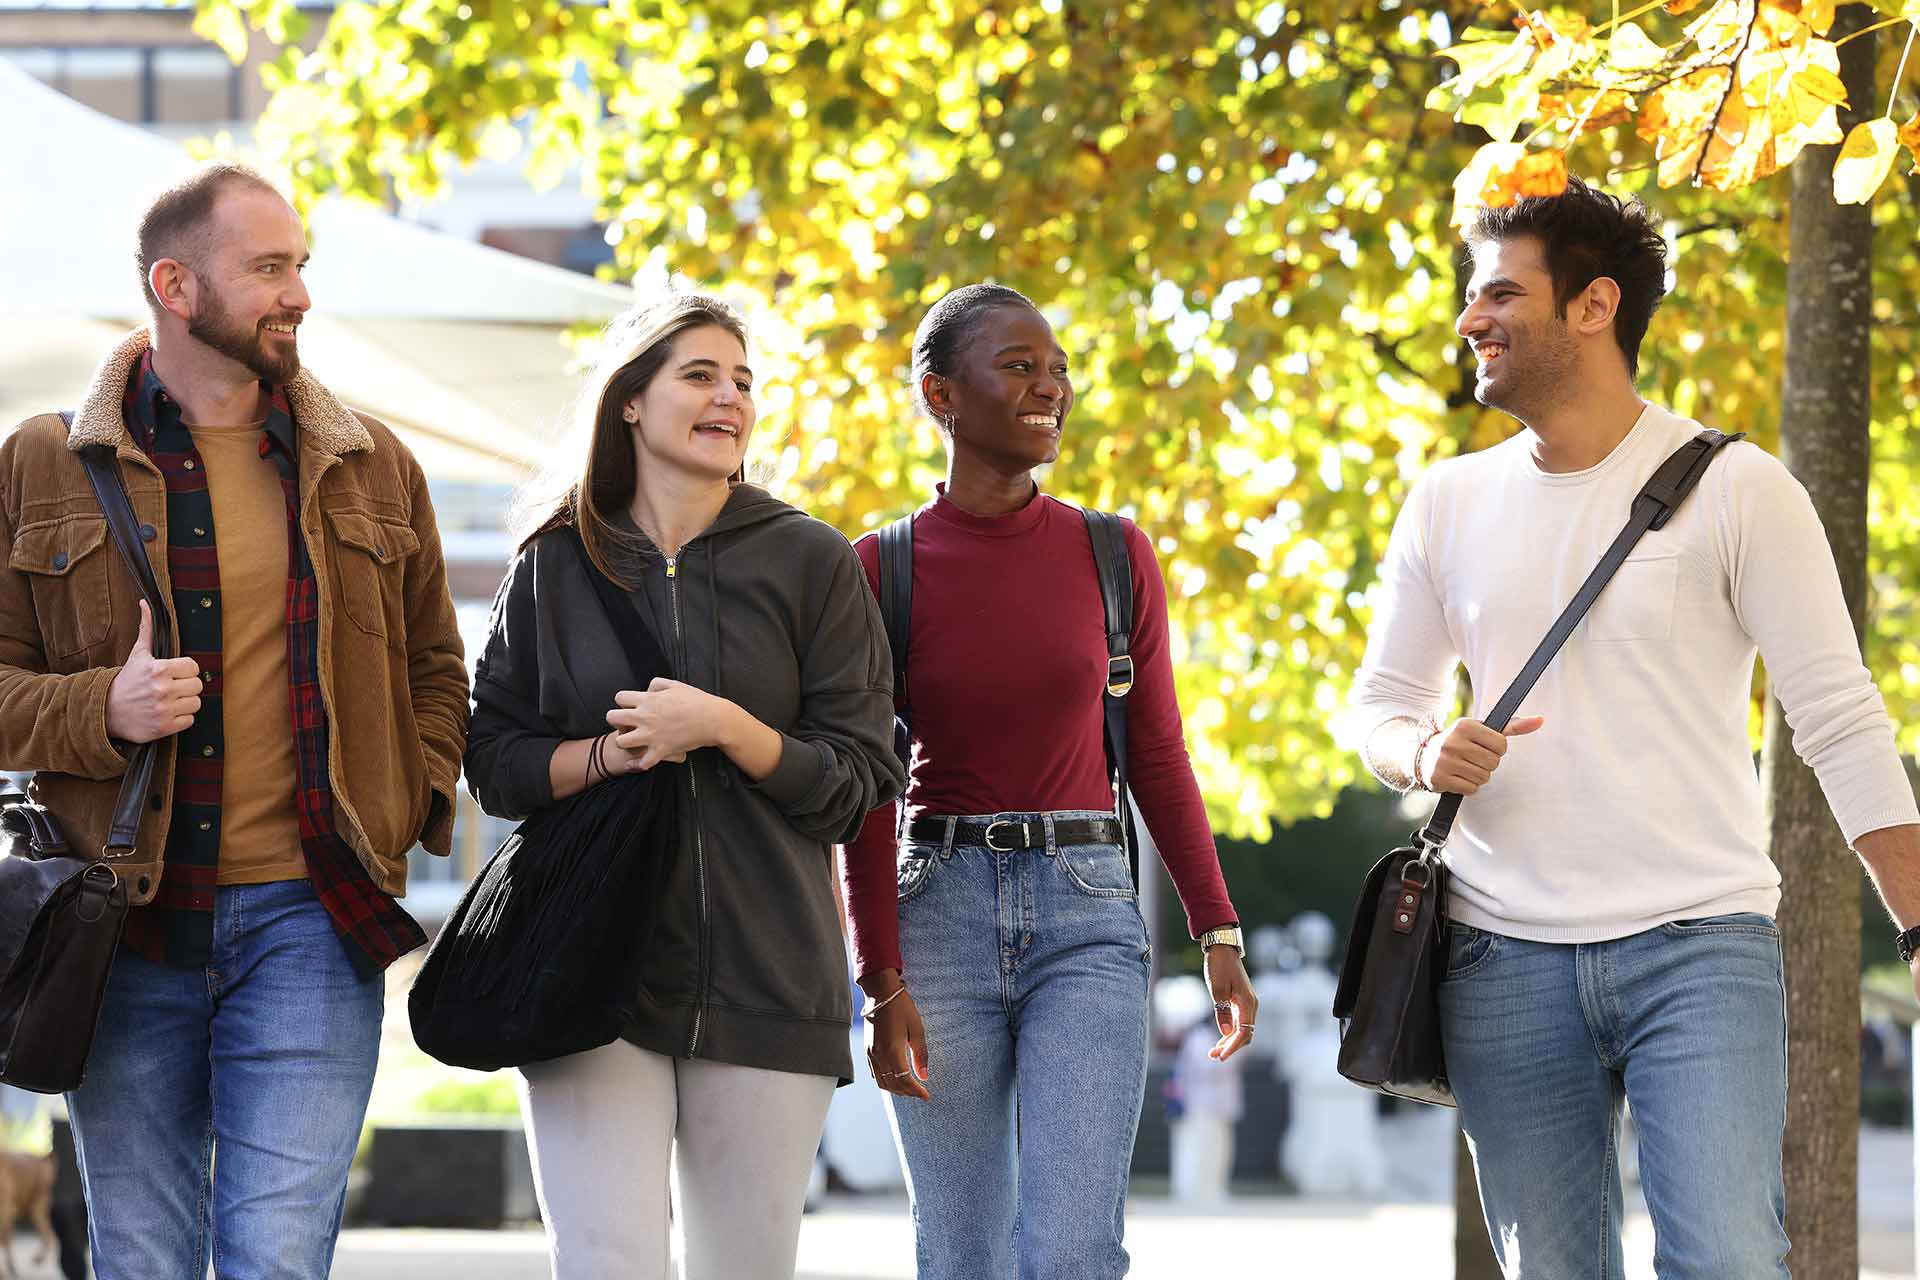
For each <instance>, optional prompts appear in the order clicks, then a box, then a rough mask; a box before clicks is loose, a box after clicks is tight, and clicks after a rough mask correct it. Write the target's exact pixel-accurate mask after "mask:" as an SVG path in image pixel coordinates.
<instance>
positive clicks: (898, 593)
mask: <svg viewBox="0 0 1920 1280" xmlns="http://www.w3.org/2000/svg"><path fill="white" fill-rule="evenodd" d="M880 617H881V618H882V619H883V620H884V621H885V622H886V624H887V647H888V648H889V649H891V650H893V700H894V703H895V704H896V705H898V706H904V705H905V704H906V695H907V641H908V640H909V639H910V638H911V636H912V632H913V517H912V516H911V515H904V516H901V517H900V518H899V519H898V520H894V521H891V522H889V523H887V524H884V525H881V526H880Z"/></svg>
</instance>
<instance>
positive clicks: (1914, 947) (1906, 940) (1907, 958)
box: [1893, 924, 1920, 964]
mask: <svg viewBox="0 0 1920 1280" xmlns="http://www.w3.org/2000/svg"><path fill="white" fill-rule="evenodd" d="M1893 945H1894V946H1896V947H1898V948H1900V962H1901V963H1902V964H1912V963H1913V955H1914V952H1916V951H1920V924H1917V925H1915V926H1913V928H1911V929H1908V930H1907V931H1906V932H1904V933H1902V934H1901V935H1900V936H1899V937H1897V938H1895V939H1894V940H1893Z"/></svg>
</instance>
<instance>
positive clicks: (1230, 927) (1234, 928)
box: [1194, 924, 1247, 960]
mask: <svg viewBox="0 0 1920 1280" xmlns="http://www.w3.org/2000/svg"><path fill="white" fill-rule="evenodd" d="M1194 941H1195V942H1198V943H1199V944H1200V949H1201V950H1202V951H1205V950H1206V949H1207V948H1208V947H1217V946H1220V945H1221V944H1223V943H1224V944H1225V945H1227V946H1230V947H1232V948H1233V949H1234V950H1235V951H1238V952H1239V953H1240V957H1241V959H1243V960H1244V959H1245V958H1246V955H1247V944H1246V942H1245V940H1244V939H1242V938H1241V936H1240V926H1239V925H1237V924H1223V925H1221V926H1220V927H1219V928H1218V929H1209V930H1207V931H1206V932H1205V933H1203V934H1201V935H1200V936H1199V937H1198V938H1195V939H1194Z"/></svg>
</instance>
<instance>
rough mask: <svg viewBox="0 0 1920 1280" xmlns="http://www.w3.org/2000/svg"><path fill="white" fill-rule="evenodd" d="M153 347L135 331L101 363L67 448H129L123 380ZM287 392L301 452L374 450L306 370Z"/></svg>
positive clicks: (367, 436) (358, 423)
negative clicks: (124, 446) (310, 450)
mask: <svg viewBox="0 0 1920 1280" xmlns="http://www.w3.org/2000/svg"><path fill="white" fill-rule="evenodd" d="M152 343H153V339H152V336H151V335H150V334H149V333H148V332H147V331H146V330H145V329H135V330H134V331H133V332H132V333H130V334H128V335H127V337H126V339H125V340H124V341H122V342H121V344H120V345H119V346H117V347H115V348H114V349H113V350H112V351H111V352H109V353H108V355H107V358H106V359H105V360H103V361H101V363H100V368H99V369H98V370H96V371H95V372H94V375H93V385H92V386H91V387H89V388H88V390H87V398H86V399H85V400H84V401H82V402H81V405H80V408H79V410H78V411H77V412H76V413H75V414H74V415H73V428H72V429H71V430H70V431H68V432H67V448H69V449H73V450H76V451H77V450H80V449H84V448H86V447H87V446H88V445H95V444H104V445H109V446H111V447H113V448H115V449H118V448H120V447H122V446H123V445H132V444H133V437H132V435H130V434H129V433H128V431H127V422H126V417H125V411H124V408H123V406H124V404H125V400H126V394H127V379H128V378H130V377H132V376H133V370H134V366H136V365H138V364H139V363H140V357H141V356H143V355H145V354H146V350H147V348H148V347H149V346H151V345H152ZM286 392H287V404H288V405H289V406H290V407H291V408H292V409H293V421H294V423H295V425H296V427H297V429H298V430H299V433H300V443H301V444H302V445H303V446H304V447H306V448H309V449H313V450H316V451H318V452H320V453H324V454H331V455H335V456H338V455H340V454H343V453H356V452H360V451H363V450H371V449H372V448H373V436H372V434H371V433H370V432H368V430H367V428H366V427H365V425H363V424H362V423H361V421H360V419H358V418H356V417H355V416H354V415H353V411H352V410H351V409H349V408H347V406H345V405H343V404H341V403H340V402H339V401H338V400H336V399H334V398H333V393H332V392H330V391H328V390H327V389H326V388H325V387H323V386H321V385H320V381H319V379H317V378H315V377H314V376H313V375H312V374H311V373H308V372H307V371H306V370H305V369H302V370H301V371H300V373H299V374H298V375H297V376H296V377H295V378H294V380H293V381H292V382H289V383H288V384H287V386H286Z"/></svg>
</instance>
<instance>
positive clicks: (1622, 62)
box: [1607, 22, 1667, 71]
mask: <svg viewBox="0 0 1920 1280" xmlns="http://www.w3.org/2000/svg"><path fill="white" fill-rule="evenodd" d="M1666 60H1667V51H1666V50H1665V49H1662V48H1661V47H1660V46H1659V45H1657V44H1655V43H1654V42H1653V38H1652V37H1651V36H1649V35H1648V34H1647V33H1646V32H1644V31H1642V30H1641V29H1640V24H1639V23H1637V22H1627V23H1622V24H1621V26H1620V29H1619V30H1618V31H1616V32H1614V33H1613V39H1611V40H1609V41H1607V61H1608V62H1609V63H1611V64H1612V65H1613V66H1615V67H1617V68H1619V69H1620V70H1622V71H1645V70H1647V69H1648V68H1649V67H1657V66H1659V65H1660V64H1661V63H1663V62H1665V61H1666Z"/></svg>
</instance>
